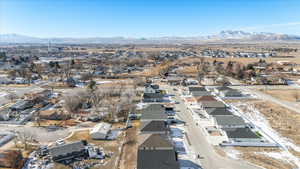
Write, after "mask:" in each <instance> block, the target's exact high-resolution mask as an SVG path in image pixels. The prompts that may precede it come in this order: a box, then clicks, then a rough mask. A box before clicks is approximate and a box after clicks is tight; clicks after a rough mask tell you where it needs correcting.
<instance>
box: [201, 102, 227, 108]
mask: <svg viewBox="0 0 300 169" xmlns="http://www.w3.org/2000/svg"><path fill="white" fill-rule="evenodd" d="M201 106H202V107H204V108H225V107H226V105H225V104H224V103H223V102H220V101H204V102H201Z"/></svg>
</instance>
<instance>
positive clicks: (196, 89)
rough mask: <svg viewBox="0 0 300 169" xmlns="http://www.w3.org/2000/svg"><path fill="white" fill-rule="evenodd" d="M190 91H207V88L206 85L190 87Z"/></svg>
mask: <svg viewBox="0 0 300 169" xmlns="http://www.w3.org/2000/svg"><path fill="white" fill-rule="evenodd" d="M189 91H190V92H194V91H207V90H206V89H205V87H189Z"/></svg>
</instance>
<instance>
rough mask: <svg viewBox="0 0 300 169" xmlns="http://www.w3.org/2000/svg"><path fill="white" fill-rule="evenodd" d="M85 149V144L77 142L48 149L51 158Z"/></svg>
mask: <svg viewBox="0 0 300 169" xmlns="http://www.w3.org/2000/svg"><path fill="white" fill-rule="evenodd" d="M84 149H85V144H84V142H83V141H77V142H74V143H69V144H64V145H60V146H55V147H52V148H50V149H49V152H50V154H51V156H52V157H57V156H64V155H67V154H71V153H72V152H80V151H82V150H84Z"/></svg>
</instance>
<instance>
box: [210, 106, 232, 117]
mask: <svg viewBox="0 0 300 169" xmlns="http://www.w3.org/2000/svg"><path fill="white" fill-rule="evenodd" d="M206 112H207V113H208V114H209V115H211V116H220V115H226V116H228V115H233V114H232V113H231V112H230V111H229V110H227V109H224V108H208V109H206Z"/></svg>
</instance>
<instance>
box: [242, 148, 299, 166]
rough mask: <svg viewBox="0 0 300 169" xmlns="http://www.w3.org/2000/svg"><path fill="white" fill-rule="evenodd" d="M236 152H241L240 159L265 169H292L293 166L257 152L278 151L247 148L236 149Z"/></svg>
mask: <svg viewBox="0 0 300 169" xmlns="http://www.w3.org/2000/svg"><path fill="white" fill-rule="evenodd" d="M236 149H237V150H239V151H240V152H241V158H243V159H245V160H247V161H249V162H251V163H254V164H256V165H258V166H261V167H264V168H266V169H279V168H280V169H294V168H296V166H295V165H293V164H291V163H288V162H286V161H284V160H280V159H275V158H272V157H268V156H266V155H263V154H259V153H257V152H277V151H278V150H276V149H275V150H274V149H267V148H249V147H237V148H236Z"/></svg>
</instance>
